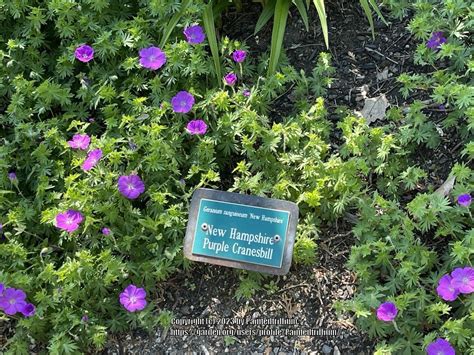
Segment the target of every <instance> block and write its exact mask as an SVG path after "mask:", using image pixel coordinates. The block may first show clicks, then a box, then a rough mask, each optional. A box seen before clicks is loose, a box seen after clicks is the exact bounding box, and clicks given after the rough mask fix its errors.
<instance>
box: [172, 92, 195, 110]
mask: <svg viewBox="0 0 474 355" xmlns="http://www.w3.org/2000/svg"><path fill="white" fill-rule="evenodd" d="M193 105H194V96H193V95H192V94H190V93H189V92H187V91H184V90H183V91H180V92H178V93H177V94H176V95H175V96H173V98H172V99H171V106H172V107H173V111H174V112H177V113H188V112H189V111H191V109H192V108H193Z"/></svg>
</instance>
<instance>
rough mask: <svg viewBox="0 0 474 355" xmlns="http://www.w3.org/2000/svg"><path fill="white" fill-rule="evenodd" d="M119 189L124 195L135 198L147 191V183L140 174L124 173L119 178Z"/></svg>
mask: <svg viewBox="0 0 474 355" xmlns="http://www.w3.org/2000/svg"><path fill="white" fill-rule="evenodd" d="M118 189H119V191H120V193H121V194H122V195H123V196H125V197H126V198H128V199H131V200H134V199H136V198H137V197H138V196H140V195H141V194H142V192H143V191H145V184H144V183H143V181H142V179H140V177H139V176H138V175H128V176H127V175H122V176H121V177H119V179H118Z"/></svg>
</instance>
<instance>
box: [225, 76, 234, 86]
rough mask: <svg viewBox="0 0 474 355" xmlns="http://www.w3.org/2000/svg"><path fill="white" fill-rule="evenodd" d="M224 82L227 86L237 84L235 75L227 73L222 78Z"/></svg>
mask: <svg viewBox="0 0 474 355" xmlns="http://www.w3.org/2000/svg"><path fill="white" fill-rule="evenodd" d="M224 81H225V83H226V84H227V85H229V86H234V84H235V83H236V82H237V75H235V74H234V73H229V74H227V75H226V76H224Z"/></svg>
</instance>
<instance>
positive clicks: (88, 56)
mask: <svg viewBox="0 0 474 355" xmlns="http://www.w3.org/2000/svg"><path fill="white" fill-rule="evenodd" d="M74 56H75V57H76V59H77V60H80V61H81V62H84V63H87V62H90V61H91V60H92V59H94V48H92V47H91V46H89V45H87V44H83V45H80V46H79V47H77V48H76V50H75V51H74Z"/></svg>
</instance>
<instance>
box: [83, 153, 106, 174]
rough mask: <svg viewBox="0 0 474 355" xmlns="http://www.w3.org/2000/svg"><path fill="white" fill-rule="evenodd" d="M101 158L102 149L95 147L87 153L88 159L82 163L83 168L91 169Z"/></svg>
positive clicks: (85, 169)
mask: <svg viewBox="0 0 474 355" xmlns="http://www.w3.org/2000/svg"><path fill="white" fill-rule="evenodd" d="M100 158H102V150H100V149H94V150H92V151H90V152H89V154H88V155H87V158H86V160H84V162H83V163H82V165H81V167H82V170H84V171H89V170H91V169H92V168H93V167H94V166H96V165H97V163H98V162H99V160H100Z"/></svg>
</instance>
